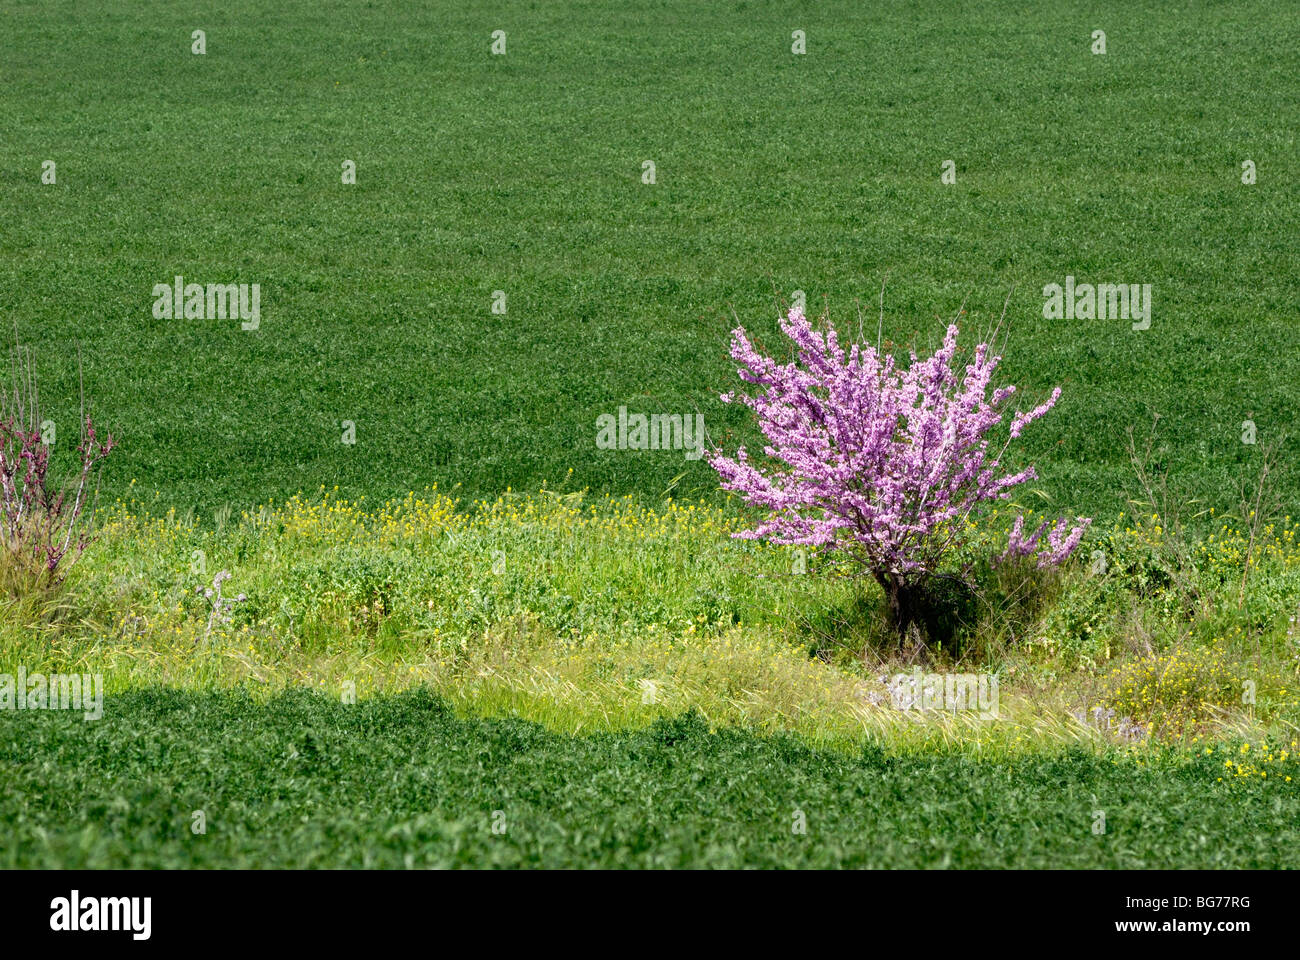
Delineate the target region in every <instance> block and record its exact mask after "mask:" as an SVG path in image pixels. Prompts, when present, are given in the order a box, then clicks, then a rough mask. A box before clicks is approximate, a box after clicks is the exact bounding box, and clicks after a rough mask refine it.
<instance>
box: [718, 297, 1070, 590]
mask: <svg viewBox="0 0 1300 960" xmlns="http://www.w3.org/2000/svg"><path fill="white" fill-rule="evenodd" d="M781 329H782V330H783V331H784V332H785V335H786V336H787V337H789V338H790V340H791V341H792V342H793V344H794V347H795V351H796V355H795V359H794V360H792V361H791V362H789V363H779V362H777V361H776V360H775V359H773V358H771V357H768V356H765V355H764V354H762V353H760V352H759V351H758V350H757V349H756V348H755V347H754V345H753V344H752V343H751V341H750V339H749V337H748V335H747V334H746V332H745V330H744V328H740V327H738V328H737V329H735V330H733V331H732V343H731V357H732V359H733V360H735V361H736V363H737V364H739V371H738V372H739V374H740V377H741V379H742V380H744V381H745V382H747V383H750V384H753V385H755V386H756V387H758V388H759V389H758V390H757V391H756V392H755V393H753V394H740V395H736V394H730V393H729V394H724V395H723V396H722V400H723V401H724V402H728V403H730V402H736V401H739V402H741V403H744V404H745V405H746V406H748V407H750V408H751V409H752V410H753V411H754V412H755V414H756V415H757V417H758V423H759V427H760V429H761V430H762V432H763V435H764V436H765V437H766V440H767V442H766V444H765V445H764V447H763V453H764V455H765V456H766V457H767V458H768V461H769V463H768V464H764V465H760V464H757V463H755V462H753V461H752V460H751V459H750V455H749V452H748V451H747V450H745V448H744V447H741V448H740V449H739V450H738V451H737V452H736V456H735V457H734V458H732V457H728V456H725V455H724V454H723V453H722V452H721V451H716V450H715V451H714V452H713V453H712V454H711V455H710V457H709V462H710V463H711V464H712V465H713V468H714V469H715V470H717V472H718V475H719V477H720V478H721V483H722V486H723V488H724V489H726V490H731V491H734V492H736V493H739V494H741V496H742V497H743V498H744V500H745V501H746V502H747V503H748V504H750V505H751V506H757V507H762V508H766V509H767V510H768V511H769V513H768V517H767V519H766V520H764V521H763V522H761V523H759V524H758V525H757V526H755V527H753V528H752V529H749V530H745V531H742V532H740V533H738V534H736V536H738V537H742V538H747V539H765V540H768V541H770V542H773V543H778V544H799V545H805V546H817V547H824V548H826V549H827V550H831V551H839V552H841V553H842V554H843V555H846V556H847V558H849V559H851V560H853V561H856V562H858V563H860V564H861V565H862V566H863V567H865V568H866V569H867V570H868V571H869V572H870V573H871V574H872V576H874V577H875V579H876V580H877V581H878V582H879V583H880V584H881V586H882V587H884V588H885V590H886V592H887V594H888V595H889V596H890V603H891V608H892V609H894V611H895V613H897V612H898V610H897V607H896V604H897V601H898V595H899V592H900V590H903V589H906V588H907V587H909V586H911V585H913V584H915V583H916V582H918V581H919V580H921V579H923V578H924V577H925V576H926V575H928V574H930V573H933V572H934V571H935V570H936V569H937V568H938V566H939V563H940V562H941V560H942V559H943V558H944V556H946V555H947V553H948V551H949V550H951V549H952V548H953V547H955V546H956V545H957V544H958V543H959V542H960V541H961V539H962V538H963V537H964V536H965V535H966V533H967V521H968V519H969V518H970V517H971V514H972V511H973V510H974V509H975V508H976V507H977V506H978V505H980V504H981V503H983V502H986V501H990V500H996V499H1001V498H1005V497H1007V496H1009V491H1010V490H1011V489H1012V488H1013V487H1015V486H1017V485H1019V484H1021V483H1024V482H1025V481H1027V480H1032V479H1035V478H1036V477H1037V474H1036V473H1035V472H1034V468H1033V467H1032V466H1028V467H1025V468H1024V469H1021V470H1017V471H1014V472H1011V471H1007V470H1004V469H1003V468H1002V465H1001V457H1002V455H1003V453H1004V452H1005V450H1006V446H1007V444H1008V443H1010V439H1011V438H1015V437H1018V436H1019V435H1020V433H1021V431H1023V430H1024V428H1025V427H1026V426H1028V425H1029V424H1031V423H1033V422H1034V421H1035V420H1037V419H1039V418H1040V417H1042V416H1043V415H1044V414H1045V413H1047V411H1048V410H1050V409H1051V408H1052V407H1053V405H1055V403H1056V400H1057V398H1058V397H1059V396H1060V393H1061V391H1060V389H1059V388H1057V389H1056V390H1054V391H1053V392H1052V395H1051V397H1050V398H1049V399H1047V400H1046V401H1044V402H1043V403H1041V404H1039V405H1038V406H1037V407H1034V408H1033V409H1031V410H1029V411H1026V412H1017V413H1015V414H1014V417H1013V419H1012V421H1011V424H1010V430H1009V433H1010V437H1009V438H1007V439H1006V440H1005V441H1003V442H1002V444H1001V446H999V447H991V446H990V443H991V440H992V435H993V431H994V429H995V428H996V427H998V426H999V425H1000V424H1001V423H1002V420H1003V416H1004V407H1005V405H1006V402H1007V401H1008V400H1009V399H1010V398H1011V397H1012V396H1013V394H1014V393H1015V387H1012V386H1006V387H1001V388H998V389H995V390H993V391H992V392H991V393H990V383H991V380H992V377H993V373H994V371H995V370H996V369H997V366H998V363H999V362H1000V360H1001V357H999V356H995V355H993V353H992V351H991V348H990V345H989V344H987V343H980V344H978V345H976V347H975V351H974V356H973V358H972V359H971V362H970V363H968V364H966V365H965V368H964V369H961V368H958V367H955V366H954V358H955V357H956V353H957V335H958V330H957V326H956V324H952V325H949V327H948V329H947V333H946V335H945V336H944V340H943V344H942V346H940V347H939V349H938V350H937V351H935V353H934V354H932V355H931V356H929V357H927V358H924V359H921V358H919V357H917V355H916V354H915V353H914V352H913V353H912V354H911V361H910V363H909V364H908V365H907V366H906V367H902V366H900V365H899V364H898V363H897V362H896V360H895V358H894V356H893V355H891V354H886V353H881V352H879V351H877V350H876V349H875V348H873V347H872V346H871V345H870V344H859V343H855V344H853V345H852V346H851V347H850V348H849V349H848V351H847V353H846V351H845V349H844V348H843V347H842V346H841V344H840V342H839V339H838V337H837V335H836V332H835V330H834V329H833V328H830V327H829V326H828V328H827V330H826V331H825V333H822V332H819V331H818V330H814V329H813V326H812V324H811V323H810V322H809V321H808V319H807V318H806V317H804V315H803V313H802V312H801V311H800V310H799V309H798V308H795V309H792V310H791V311H790V312H789V315H788V316H787V318H786V319H785V320H783V321H782V322H781ZM1022 523H1023V521H1022ZM1084 526H1086V524H1084ZM1018 529H1019V528H1018ZM1042 533H1043V530H1041V529H1040V531H1039V532H1038V533H1037V534H1036V535H1035V537H1034V538H1033V539H1034V540H1035V542H1036V541H1037V538H1038V537H1040V536H1041V535H1042ZM1082 535H1083V527H1076V528H1074V529H1073V530H1071V531H1070V532H1069V533H1068V535H1066V531H1065V530H1064V528H1059V527H1058V528H1053V529H1052V531H1051V532H1050V534H1049V543H1050V544H1051V553H1050V555H1051V556H1057V555H1059V556H1060V557H1061V559H1064V556H1065V555H1068V553H1069V552H1070V551H1071V550H1073V549H1074V547H1075V546H1076V545H1077V544H1078V541H1079V538H1080V537H1081V536H1082Z"/></svg>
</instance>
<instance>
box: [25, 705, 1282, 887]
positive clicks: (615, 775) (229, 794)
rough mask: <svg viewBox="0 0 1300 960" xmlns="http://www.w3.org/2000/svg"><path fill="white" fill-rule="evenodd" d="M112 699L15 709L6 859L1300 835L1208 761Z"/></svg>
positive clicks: (541, 852) (1043, 853)
mask: <svg viewBox="0 0 1300 960" xmlns="http://www.w3.org/2000/svg"><path fill="white" fill-rule="evenodd" d="M105 709H106V711H107V712H110V713H111V714H112V715H113V716H114V717H115V721H114V722H112V723H104V724H102V725H97V724H89V725H88V724H86V723H85V722H84V721H83V720H82V719H81V718H80V717H67V716H62V717H59V716H57V715H46V716H44V717H41V718H40V719H38V720H36V721H32V720H27V719H24V720H23V721H21V722H18V723H15V722H14V721H13V720H12V716H13V715H9V716H4V715H0V746H2V747H3V748H4V750H5V751H6V752H7V753H9V754H10V756H12V757H13V758H14V759H15V765H14V767H13V768H12V769H11V771H10V776H7V777H6V778H5V780H4V781H3V784H2V785H0V804H3V807H4V808H5V810H6V812H7V813H8V818H7V819H8V828H9V832H8V836H9V838H10V840H9V842H8V843H7V844H6V846H5V847H4V849H3V851H0V866H3V867H42V866H50V865H53V864H61V865H66V866H74V867H91V868H94V867H122V866H130V867H137V868H140V867H143V868H156V867H176V866H205V867H267V866H275V867H321V866H346V867H399V868H400V867H408V868H412V867H413V868H427V867H463V866H475V867H485V866H492V867H504V866H529V867H593V866H594V867H656V868H661V867H694V868H700V867H720V868H737V867H745V866H749V867H814V868H817V867H820V868H825V867H867V868H882V867H910V868H929V867H947V866H964V867H984V868H1004V867H1021V868H1025V867H1030V868H1034V867H1038V868H1042V867H1046V868H1054V869H1063V868H1071V867H1073V868H1092V867H1113V868H1123V869H1136V868H1149V867H1171V866H1190V867H1200V868H1222V867H1246V868H1262V867H1294V866H1296V862H1297V859H1296V858H1297V854H1296V852H1295V850H1296V843H1297V841H1300V826H1297V818H1298V816H1300V798H1297V796H1296V794H1295V792H1294V791H1289V790H1288V791H1280V790H1278V789H1276V788H1277V787H1278V786H1279V785H1278V784H1276V783H1263V782H1257V783H1250V782H1248V783H1245V784H1242V785H1240V786H1238V787H1237V788H1235V789H1233V790H1232V791H1228V792H1219V793H1217V794H1215V793H1210V794H1209V796H1205V795H1204V794H1205V793H1206V792H1207V790H1208V787H1209V785H1210V784H1212V783H1213V782H1214V780H1215V776H1216V773H1215V770H1214V764H1213V763H1210V762H1204V761H1191V762H1186V761H1178V760H1168V761H1165V762H1160V763H1151V764H1149V765H1147V766H1138V765H1137V764H1135V763H1133V762H1126V763H1121V764H1115V763H1112V762H1111V761H1109V760H1105V759H1098V758H1096V757H1093V756H1090V755H1087V754H1084V753H1079V754H1065V755H1063V756H1049V757H1028V758H1023V759H1020V760H1018V761H1015V762H991V763H978V762H975V761H973V760H970V759H968V758H964V757H959V756H958V757H952V756H907V757H886V756H884V755H883V754H882V753H881V752H880V751H879V750H878V749H870V748H868V749H865V750H863V751H860V752H858V753H856V754H851V755H842V754H834V753H826V752H819V751H817V750H813V749H811V748H809V747H808V746H807V745H805V744H803V743H802V742H800V741H799V740H797V739H795V738H790V737H775V738H761V737H756V736H754V735H752V734H747V733H743V732H739V731H735V730H727V729H723V730H716V731H711V730H710V729H709V728H708V726H707V724H705V723H704V722H703V721H702V720H701V719H700V718H699V716H698V715H692V714H686V715H683V716H681V717H678V718H676V719H673V720H664V721H660V722H659V723H657V724H655V725H654V726H652V727H650V728H648V729H646V730H644V731H641V732H637V733H632V734H623V735H609V734H606V735H599V736H593V737H581V738H575V737H565V736H557V735H554V734H548V733H546V732H544V731H543V730H541V729H540V728H538V727H536V726H534V725H531V724H527V723H523V722H521V721H517V720H512V721H463V720H457V719H456V718H455V716H454V715H453V714H452V713H451V711H449V710H448V709H447V708H446V706H445V705H443V704H442V703H440V702H439V701H438V700H436V699H435V698H431V697H428V696H422V695H408V696H404V697H396V698H380V699H376V700H370V701H366V702H364V703H359V704H357V705H355V706H342V705H340V704H338V703H337V702H333V701H328V700H325V699H324V698H320V697H313V696H311V695H310V694H301V695H295V696H290V697H286V698H283V699H280V700H276V701H273V702H272V703H271V704H270V705H269V706H262V705H256V704H254V703H253V702H252V701H250V700H248V699H246V698H240V697H231V696H207V697H198V698H194V697H188V696H181V695H177V694H175V693H169V692H157V691H143V692H138V693H133V694H130V695H128V696H125V697H122V698H120V699H110V701H109V702H108V703H106V705H105ZM51 758H57V763H52V762H51ZM1098 810H1101V811H1103V812H1104V814H1105V822H1106V826H1107V830H1106V833H1105V834H1096V833H1094V832H1093V830H1092V824H1093V822H1094V820H1095V819H1096V811H1098ZM74 811H75V812H76V814H75V815H73V812H74ZM196 812H201V813H202V815H203V819H202V820H201V821H200V820H197V819H196V818H195V813H196ZM494 814H495V815H496V819H495V822H496V823H497V824H498V825H499V826H498V828H497V832H494V831H493V829H492V825H493V823H494ZM799 814H802V815H803V821H802V822H803V825H804V828H805V829H804V830H803V831H802V832H796V831H795V824H796V822H797V817H798V815H799ZM196 824H201V825H202V827H203V832H201V833H198V832H195V825H196Z"/></svg>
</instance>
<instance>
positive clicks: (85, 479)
mask: <svg viewBox="0 0 1300 960" xmlns="http://www.w3.org/2000/svg"><path fill="white" fill-rule="evenodd" d="M13 374H14V375H13V381H12V383H11V385H10V387H9V389H7V390H0V564H2V565H3V571H2V572H3V574H4V576H3V579H4V581H5V585H6V587H7V588H8V590H9V591H10V592H11V593H12V592H17V593H23V592H27V591H28V590H30V589H32V588H37V589H48V588H51V587H55V586H57V585H58V584H60V583H61V582H62V581H63V579H64V577H65V576H66V575H67V572H68V569H69V568H70V567H71V566H72V565H73V564H74V563H75V562H76V560H77V558H78V557H80V556H81V554H82V552H83V551H84V550H85V549H86V547H87V546H88V545H89V544H90V541H91V538H92V532H91V520H92V516H93V513H94V506H93V499H94V494H95V493H96V491H97V489H98V483H97V481H98V475H99V471H100V468H101V467H102V465H103V461H104V460H105V459H107V457H108V455H109V454H110V453H111V452H112V450H113V448H114V446H115V445H116V444H115V441H114V440H113V437H112V435H111V434H110V435H109V436H108V437H106V438H104V439H100V437H99V435H98V433H97V432H96V430H95V425H94V423H93V422H92V421H91V418H90V417H89V416H84V418H83V420H82V423H81V442H80V443H79V444H78V445H77V448H76V455H77V460H78V469H77V470H76V472H75V473H74V474H72V475H71V476H70V477H65V478H63V482H59V481H57V480H56V479H55V477H54V476H53V475H52V472H51V470H50V467H51V458H50V454H51V447H50V445H48V444H47V443H46V442H45V440H44V437H43V436H42V420H41V415H40V413H39V407H38V397H37V390H36V377H35V368H34V364H33V363H32V358H31V352H30V351H26V350H23V349H21V348H19V349H16V350H15V352H14V363H13Z"/></svg>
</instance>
